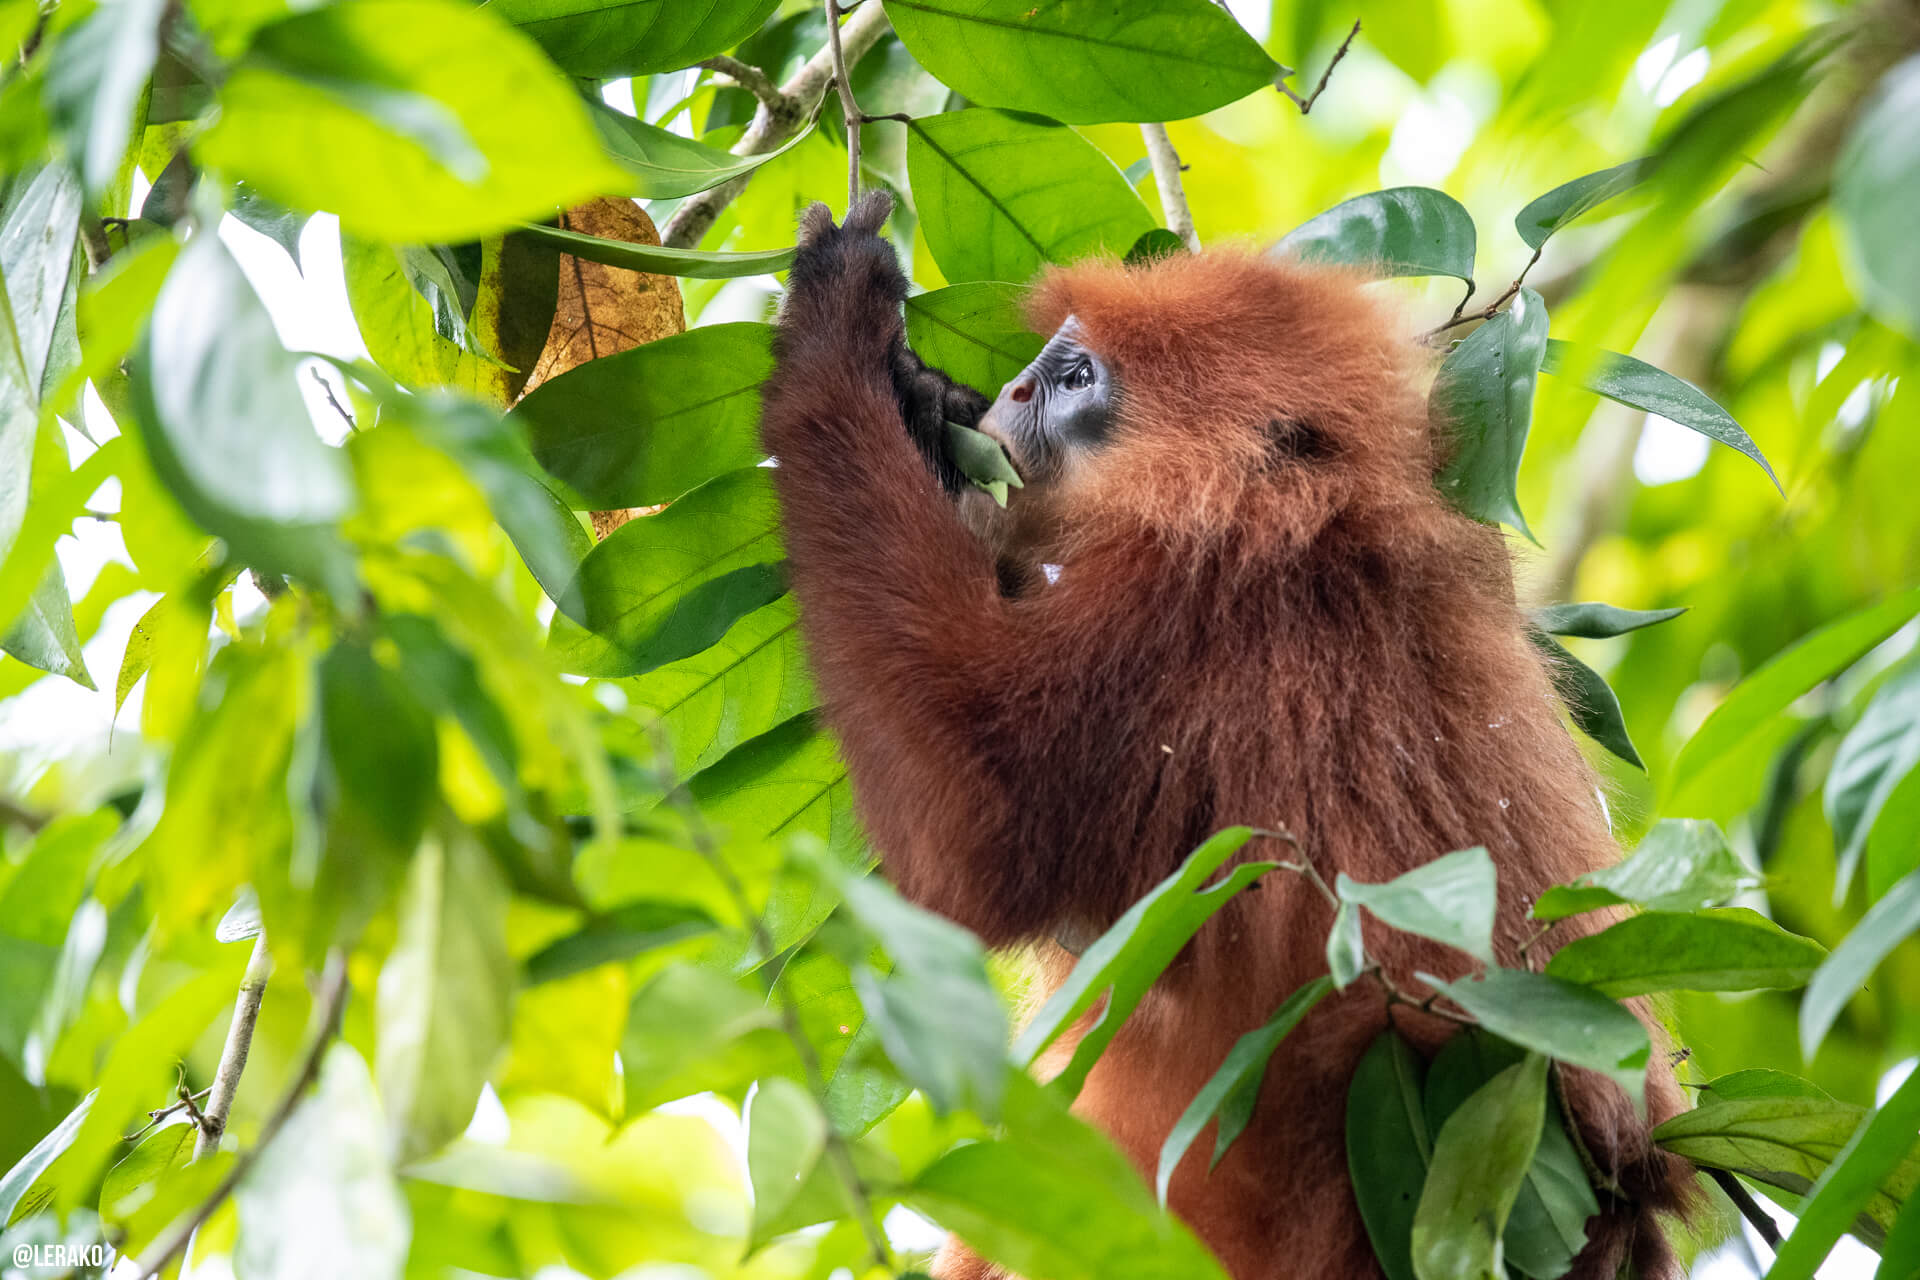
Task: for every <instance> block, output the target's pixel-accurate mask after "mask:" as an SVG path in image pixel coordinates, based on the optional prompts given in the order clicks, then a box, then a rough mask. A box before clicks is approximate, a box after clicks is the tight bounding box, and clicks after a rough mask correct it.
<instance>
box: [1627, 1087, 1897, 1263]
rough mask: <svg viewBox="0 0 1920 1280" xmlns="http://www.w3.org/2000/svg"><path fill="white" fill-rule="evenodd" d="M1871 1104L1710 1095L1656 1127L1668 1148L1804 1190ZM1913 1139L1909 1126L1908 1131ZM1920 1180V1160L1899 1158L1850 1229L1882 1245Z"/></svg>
mask: <svg viewBox="0 0 1920 1280" xmlns="http://www.w3.org/2000/svg"><path fill="white" fill-rule="evenodd" d="M1866 1119H1867V1112H1866V1109H1865V1108H1863V1107H1856V1106H1854V1105H1852V1104H1851V1103H1846V1102H1836V1101H1834V1100H1833V1099H1831V1098H1819V1097H1785V1096H1780V1097H1754V1098H1736V1099H1730V1100H1727V1101H1714V1100H1712V1098H1711V1095H1709V1099H1708V1100H1707V1101H1703V1102H1702V1103H1701V1104H1700V1105H1699V1106H1697V1107H1695V1108H1694V1109H1693V1110H1691V1111H1683V1112H1681V1113H1680V1114H1679V1115H1677V1116H1675V1117H1673V1119H1671V1120H1668V1121H1667V1122H1666V1123H1664V1124H1662V1125H1660V1126H1659V1127H1658V1128H1656V1129H1655V1130H1654V1131H1653V1140H1654V1141H1655V1142H1656V1143H1658V1144H1659V1145H1660V1146H1661V1147H1662V1148H1664V1149H1665V1150H1668V1151H1671V1152H1673V1153H1674V1154H1675V1155H1678V1156H1683V1157H1685V1158H1686V1159H1688V1160H1691V1161H1693V1162H1694V1163H1695V1164H1698V1165H1704V1166H1706V1167H1707V1168H1710V1169H1726V1170H1728V1171H1729V1172H1732V1173H1737V1174H1739V1175H1741V1176H1742V1177H1745V1178H1751V1179H1753V1180H1754V1181H1755V1182H1760V1183H1764V1184H1765V1185H1767V1186H1769V1187H1777V1188H1779V1189H1780V1190H1782V1191H1787V1192H1791V1193H1792V1194H1794V1195H1796V1196H1804V1195H1806V1194H1807V1193H1808V1192H1810V1191H1811V1190H1812V1189H1813V1187H1814V1184H1815V1183H1816V1182H1818V1180H1819V1178H1820V1176H1821V1174H1822V1173H1824V1172H1825V1171H1826V1168H1827V1166H1828V1165H1830V1164H1832V1163H1833V1162H1834V1161H1835V1160H1836V1159H1838V1158H1839V1156H1840V1153H1841V1152H1842V1151H1844V1150H1846V1148H1847V1145H1848V1143H1850V1142H1851V1141H1852V1140H1853V1138H1854V1135H1855V1134H1857V1133H1858V1132H1859V1131H1860V1128H1861V1125H1862V1123H1863V1122H1864V1121H1866ZM1908 1138H1909V1140H1911V1138H1912V1131H1911V1130H1909V1131H1908ZM1917 1185H1920V1160H1915V1159H1914V1158H1913V1157H1912V1156H1911V1155H1909V1156H1907V1157H1905V1158H1904V1159H1902V1160H1900V1161H1899V1163H1898V1164H1897V1166H1896V1167H1895V1168H1894V1171H1893V1173H1892V1174H1891V1175H1890V1176H1888V1177H1887V1178H1885V1179H1884V1180H1883V1183H1882V1185H1881V1186H1880V1187H1879V1188H1878V1189H1877V1190H1875V1191H1874V1192H1873V1194H1872V1195H1871V1196H1869V1197H1868V1199H1867V1202H1866V1206H1865V1208H1864V1209H1862V1210H1861V1211H1860V1212H1859V1214H1858V1215H1857V1216H1856V1217H1855V1218H1854V1220H1853V1221H1852V1223H1850V1224H1849V1226H1848V1228H1847V1229H1848V1230H1850V1231H1852V1232H1853V1233H1854V1234H1855V1235H1857V1236H1859V1237H1860V1238H1861V1239H1862V1240H1864V1241H1866V1242H1867V1243H1868V1244H1869V1245H1873V1246H1876V1247H1877V1246H1878V1245H1879V1244H1880V1242H1881V1241H1882V1240H1883V1239H1884V1237H1885V1233H1886V1230H1887V1228H1889V1227H1890V1226H1892V1225H1893V1222H1894V1219H1895V1217H1896V1216H1897V1215H1898V1214H1899V1212H1900V1206H1901V1204H1902V1202H1904V1201H1909V1200H1910V1199H1911V1197H1912V1195H1913V1192H1914V1190H1915V1188H1916V1186H1917Z"/></svg>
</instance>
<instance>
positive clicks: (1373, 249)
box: [1273, 187, 1546, 337]
mask: <svg viewBox="0 0 1920 1280" xmlns="http://www.w3.org/2000/svg"><path fill="white" fill-rule="evenodd" d="M1273 251H1274V252H1275V253H1278V254H1285V255H1289V256H1292V257H1295V258H1298V259H1299V260H1300V261H1302V262H1310V263H1318V264H1325V265H1328V266H1344V267H1363V268H1366V269H1367V270H1370V271H1374V272H1377V273H1378V274H1380V275H1383V276H1452V277H1454V278H1455V279H1456V280H1465V281H1468V282H1471V281H1472V280H1473V252H1474V230H1473V219H1472V218H1471V217H1470V216H1468V214H1467V211H1466V209H1465V208H1464V207H1463V206H1462V205H1461V203H1460V202H1459V201H1458V200H1455V199H1454V198H1453V197H1452V196H1450V195H1448V194H1447V193H1446V192H1444V191H1436V190H1434V189H1433V188H1432V187H1392V188H1389V189H1388V190H1385V191H1370V192H1368V193H1367V194H1366V195H1363V196H1355V197H1354V198H1353V199H1351V200H1347V201H1343V202H1342V203H1340V204H1337V205H1335V206H1334V207H1333V208H1331V209H1329V210H1327V211H1326V212H1325V213H1323V214H1320V215H1319V216H1318V217H1315V218H1312V219H1310V220H1309V221H1307V222H1303V223H1301V224H1300V225H1299V226H1297V227H1295V228H1294V229H1293V230H1291V231H1289V232H1287V234H1286V235H1284V236H1282V237H1281V238H1280V241H1279V243H1277V244H1275V245H1274V247H1273ZM1545 314H1546V313H1545V308H1544V307H1543V308H1541V317H1542V318H1541V322H1540V330H1541V336H1542V337H1544V336H1545V334H1546V321H1545Z"/></svg>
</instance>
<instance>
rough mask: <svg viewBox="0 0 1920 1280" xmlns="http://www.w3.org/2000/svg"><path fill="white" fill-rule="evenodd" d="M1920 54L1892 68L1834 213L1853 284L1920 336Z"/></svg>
mask: <svg viewBox="0 0 1920 1280" xmlns="http://www.w3.org/2000/svg"><path fill="white" fill-rule="evenodd" d="M1916 200H1920V57H1908V58H1907V59H1906V60H1905V61H1903V62H1900V63H1897V64H1896V65H1895V66H1894V67H1893V68H1892V70H1890V71H1888V72H1887V73H1886V75H1885V76H1884V77H1882V78H1881V81H1880V83H1879V85H1878V86H1876V87H1875V89H1874V91H1873V96H1872V99H1871V101H1870V102H1869V104H1868V106H1867V109H1866V110H1865V111H1863V112H1861V114H1860V116H1859V118H1858V119H1857V120H1856V121H1855V123H1854V126H1853V132H1852V133H1851V134H1849V135H1848V137H1847V140H1846V144H1845V146H1844V147H1843V148H1842V149H1841V152H1840V159H1839V163H1838V164H1837V165H1836V166H1835V168H1834V181H1833V211H1834V213H1835V215H1836V216H1837V217H1838V218H1839V221H1840V225H1841V227H1842V228H1844V229H1845V232H1846V236H1847V239H1848V241H1849V242H1850V248H1851V250H1852V252H1851V254H1850V255H1849V258H1850V260H1849V262H1848V266H1849V268H1850V270H1849V272H1848V279H1849V280H1850V281H1851V282H1852V283H1853V286H1854V289H1855V290H1856V291H1857V292H1858V293H1859V295H1860V296H1861V297H1862V298H1863V299H1864V300H1865V301H1866V304H1867V306H1868V307H1869V308H1870V309H1871V310H1872V311H1873V312H1874V314H1876V315H1878V316H1880V317H1882V318H1884V319H1886V320H1887V321H1888V322H1889V323H1892V324H1894V325H1897V326H1900V327H1902V328H1904V329H1905V330H1906V332H1907V333H1908V334H1910V335H1912V334H1920V247H1916V245H1915V244H1914V238H1913V236H1911V235H1910V234H1908V232H1909V231H1910V230H1911V229H1912V218H1911V214H1912V212H1913V208H1914V202H1915V201H1916Z"/></svg>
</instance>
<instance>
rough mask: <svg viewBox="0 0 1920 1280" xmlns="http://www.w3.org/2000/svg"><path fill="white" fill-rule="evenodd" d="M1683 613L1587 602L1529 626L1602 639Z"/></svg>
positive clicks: (1552, 611) (1539, 615)
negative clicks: (1624, 607)
mask: <svg viewBox="0 0 1920 1280" xmlns="http://www.w3.org/2000/svg"><path fill="white" fill-rule="evenodd" d="M1549 345H1551V343H1549ZM1685 612H1686V608H1685V607H1684V606H1682V607H1681V608H1678V609H1618V608H1615V607H1614V606H1613V605H1610V604H1600V603H1598V602H1597V601H1591V602H1587V603H1582V604H1550V605H1548V606H1546V607H1545V608H1543V609H1535V610H1534V611H1533V625H1534V626H1536V627H1538V628H1540V630H1542V631H1544V632H1546V633H1547V634H1548V635H1550V636H1581V637H1583V638H1585V639H1588V640H1604V639H1606V638H1607V637H1609V636H1623V635H1625V634H1627V633H1628V632H1629V631H1638V630H1639V629H1640V628H1642V627H1651V626H1653V625H1654V624H1655V623H1657V622H1666V621H1668V620H1670V619H1673V618H1677V617H1679V616H1680V615H1681V614H1683V613H1685Z"/></svg>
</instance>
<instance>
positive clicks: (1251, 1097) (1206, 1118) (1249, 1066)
mask: <svg viewBox="0 0 1920 1280" xmlns="http://www.w3.org/2000/svg"><path fill="white" fill-rule="evenodd" d="M1331 990H1333V980H1332V979H1331V978H1315V979H1314V980H1313V981H1312V982H1309V983H1307V984H1306V985H1305V986H1303V987H1300V988H1298V989H1297V990H1295V991H1294V993H1293V994H1292V995H1290V996H1288V997H1287V998H1286V1000H1285V1001H1284V1002H1282V1004H1281V1005H1280V1007H1279V1008H1278V1009H1276V1010H1274V1012H1273V1016H1272V1017H1270V1018H1268V1019H1267V1021H1266V1022H1265V1023H1264V1024H1262V1025H1261V1026H1259V1027H1256V1028H1254V1029H1253V1030H1252V1031H1249V1032H1247V1033H1246V1034H1245V1035H1243V1036H1241V1037H1240V1038H1239V1039H1238V1040H1236V1041H1234V1042H1233V1048H1231V1049H1229V1050H1228V1051H1227V1056H1226V1060H1225V1061H1223V1062H1222V1063H1221V1064H1220V1066H1219V1068H1218V1069H1217V1070H1216V1071H1215V1072H1214V1073H1213V1074H1212V1075H1211V1076H1209V1077H1207V1082H1206V1084H1204V1085H1202V1086H1201V1087H1200V1092H1199V1093H1197V1094H1195V1095H1194V1097H1193V1101H1192V1102H1190V1103H1188V1104H1187V1109H1186V1110H1185V1111H1183V1112H1181V1113H1180V1118H1179V1119H1178V1120H1176V1121H1174V1125H1173V1129H1172V1131H1171V1132H1169V1133H1168V1134H1167V1140H1166V1141H1165V1142H1164V1143H1162V1144H1161V1146H1160V1168H1159V1172H1158V1173H1157V1174H1156V1175H1155V1178H1154V1190H1155V1191H1156V1193H1157V1194H1158V1195H1159V1197H1160V1203H1161V1204H1163V1205H1164V1204H1165V1203H1166V1202H1167V1187H1168V1185H1169V1184H1170V1183H1172V1181H1173V1171H1174V1170H1175V1169H1177V1168H1179V1166H1180V1158H1181V1157H1182V1156H1184V1155H1186V1153H1187V1148H1188V1147H1190V1146H1192V1145H1193V1140H1194V1139H1195V1138H1197V1137H1199V1136H1200V1131H1201V1130H1202V1129H1204V1128H1206V1127H1207V1125H1208V1124H1209V1123H1210V1122H1212V1121H1213V1120H1214V1119H1215V1118H1216V1117H1217V1118H1218V1119H1219V1121H1220V1127H1219V1129H1218V1131H1217V1132H1216V1133H1215V1135H1214V1142H1213V1159H1212V1160H1211V1161H1210V1162H1209V1163H1208V1166H1207V1167H1208V1168H1209V1169H1212V1168H1213V1167H1215V1166H1216V1165H1218V1164H1219V1163H1220V1158H1221V1157H1222V1156H1224V1155H1226V1154H1227V1148H1228V1147H1230V1146H1232V1145H1233V1143H1234V1140H1235V1139H1236V1138H1238V1137H1239V1136H1240V1135H1241V1134H1242V1133H1244V1132H1246V1128H1247V1122H1248V1121H1250V1120H1251V1119H1253V1107H1254V1104H1255V1103H1256V1102H1258V1101H1259V1098H1260V1085H1261V1082H1262V1081H1263V1080H1265V1079H1266V1074H1267V1060H1268V1059H1269V1058H1271V1057H1273V1051H1274V1050H1275V1049H1278V1048H1279V1047H1280V1042H1281V1041H1282V1040H1284V1039H1286V1038H1287V1033H1288V1032H1290V1031H1292V1030H1293V1029H1294V1028H1295V1027H1297V1026H1299V1025H1300V1019H1302V1018H1304V1017H1306V1016H1307V1014H1308V1012H1310V1011H1311V1010H1312V1008H1313V1006H1315V1005H1316V1004H1319V1003H1320V1001H1321V1000H1322V999H1323V998H1324V997H1325V996H1326V994H1327V993H1328V992H1329V991H1331Z"/></svg>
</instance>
